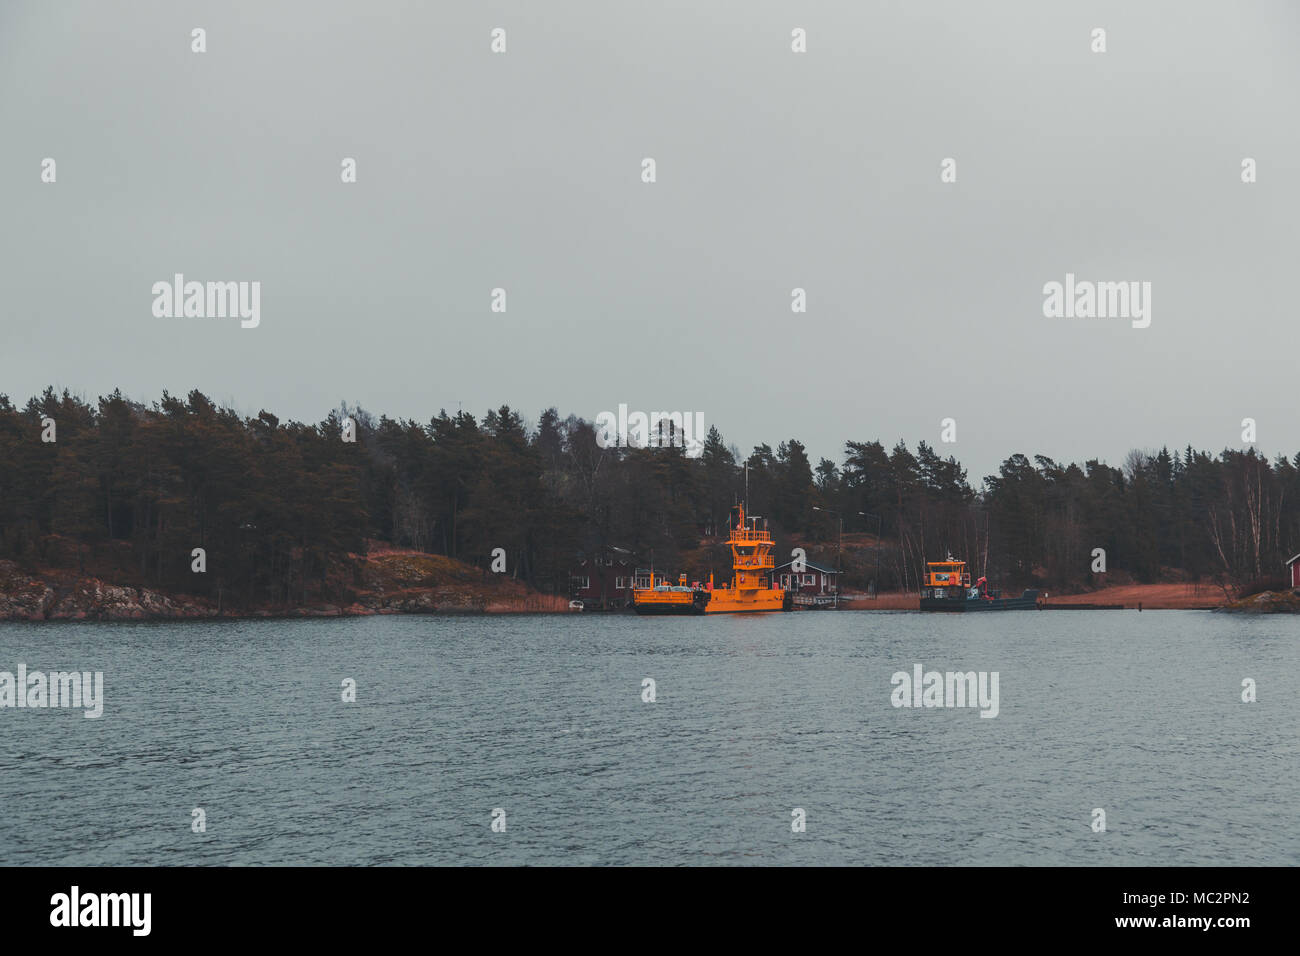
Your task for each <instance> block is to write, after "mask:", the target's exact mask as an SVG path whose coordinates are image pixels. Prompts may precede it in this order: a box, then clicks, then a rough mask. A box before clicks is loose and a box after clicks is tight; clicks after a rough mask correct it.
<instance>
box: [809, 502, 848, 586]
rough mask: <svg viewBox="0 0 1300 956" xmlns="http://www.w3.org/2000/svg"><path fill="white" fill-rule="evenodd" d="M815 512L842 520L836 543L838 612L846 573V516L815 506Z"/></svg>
mask: <svg viewBox="0 0 1300 956" xmlns="http://www.w3.org/2000/svg"><path fill="white" fill-rule="evenodd" d="M813 511H825V512H827V513H828V514H833V515H835V516H836V517H837V518H839V519H840V534H839V538H838V539H837V541H836V543H835V610H837V611H838V610H839V609H840V578H841V577H842V576H843V571H844V562H843V552H844V515H842V514H840V512H838V511H836V510H834V509H833V508H818V507H817V506H816V505H813Z"/></svg>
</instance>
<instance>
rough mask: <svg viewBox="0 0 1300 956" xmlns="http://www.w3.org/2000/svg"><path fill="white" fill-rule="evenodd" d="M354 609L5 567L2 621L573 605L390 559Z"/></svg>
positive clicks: (0, 578) (378, 563) (445, 567)
mask: <svg viewBox="0 0 1300 956" xmlns="http://www.w3.org/2000/svg"><path fill="white" fill-rule="evenodd" d="M362 576H363V581H364V584H363V587H362V588H361V589H360V590H358V591H356V592H355V593H354V594H353V595H351V596H352V597H354V598H355V599H354V600H353V601H351V602H350V603H346V604H343V603H328V602H317V603H307V604H304V605H297V606H274V605H262V606H256V607H251V608H249V607H239V608H232V607H228V606H227V607H218V605H217V603H216V602H215V601H212V600H210V599H208V598H205V597H199V596H195V595H186V594H174V593H164V592H162V591H157V590H154V589H151V588H148V587H142V586H129V585H122V584H114V583H111V582H108V581H105V580H103V579H101V578H98V577H91V576H85V575H80V574H77V573H76V572H73V571H67V570H58V569H54V570H42V571H40V572H38V573H35V574H33V573H30V572H25V571H23V570H21V569H20V568H19V567H18V566H17V565H16V564H14V562H12V561H0V621H143V620H198V619H203V618H270V617H352V616H363V615H371V614H434V613H442V614H508V613H529V612H553V611H567V609H568V601H567V600H565V599H564V598H560V597H556V596H553V595H546V594H540V593H538V592H536V591H532V590H531V589H529V588H527V587H525V586H524V585H522V584H520V583H519V582H517V581H511V580H500V579H496V578H493V577H483V576H482V575H481V573H480V572H479V571H478V570H477V569H473V568H468V567H467V566H465V565H460V564H459V563H458V562H451V561H450V560H449V559H446V558H438V557H436V556H431V555H424V554H404V553H388V554H383V555H379V556H377V557H375V558H368V559H366V561H365V565H364V567H363V575H362Z"/></svg>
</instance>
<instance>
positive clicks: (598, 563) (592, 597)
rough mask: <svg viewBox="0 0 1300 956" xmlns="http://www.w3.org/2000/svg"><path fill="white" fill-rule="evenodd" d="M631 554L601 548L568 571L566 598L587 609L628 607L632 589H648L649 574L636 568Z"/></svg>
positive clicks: (623, 550)
mask: <svg viewBox="0 0 1300 956" xmlns="http://www.w3.org/2000/svg"><path fill="white" fill-rule="evenodd" d="M631 558H632V552H630V551H627V550H625V549H623V548H612V547H611V548H601V549H600V550H599V551H598V552H596V554H594V555H593V556H592V557H590V558H585V559H584V560H582V561H579V562H578V563H577V564H576V565H575V566H574V567H573V568H571V569H570V570H569V597H570V598H571V599H573V600H575V601H581V602H582V606H583V608H585V609H587V610H610V609H614V608H621V607H628V606H630V605H631V603H632V589H633V588H636V587H649V586H650V572H649V571H642V570H641V569H639V568H637V567H636V566H635V564H634V563H633V562H632V560H631Z"/></svg>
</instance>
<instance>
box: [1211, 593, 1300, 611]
mask: <svg viewBox="0 0 1300 956" xmlns="http://www.w3.org/2000/svg"><path fill="white" fill-rule="evenodd" d="M1218 610H1220V611H1228V612H1231V613H1236V614H1300V593H1297V592H1296V591H1261V592H1260V593H1259V594H1252V595H1251V596H1250V597H1247V598H1242V599H1241V600H1240V601H1233V602H1232V603H1231V604H1225V605H1224V606H1223V607H1221V608H1219V609H1218Z"/></svg>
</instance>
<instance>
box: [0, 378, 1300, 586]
mask: <svg viewBox="0 0 1300 956" xmlns="http://www.w3.org/2000/svg"><path fill="white" fill-rule="evenodd" d="M43 436H44V437H45V439H47V440H42V437H43ZM48 439H53V440H48ZM668 440H669V441H672V440H673V437H672V436H671V435H670V436H669V438H668ZM1298 468H1300V455H1297V456H1296V459H1294V460H1291V461H1288V460H1286V459H1285V458H1278V459H1277V460H1275V461H1273V462H1271V463H1270V462H1269V461H1268V460H1266V459H1265V458H1263V457H1262V456H1260V455H1258V454H1256V453H1255V452H1254V451H1253V450H1251V451H1247V452H1236V451H1226V450H1225V451H1223V452H1222V453H1220V454H1218V455H1211V454H1209V453H1207V452H1200V451H1194V450H1193V449H1191V448H1190V447H1189V448H1186V449H1184V450H1182V451H1175V452H1174V453H1173V454H1170V453H1169V452H1168V451H1167V450H1161V451H1160V452H1159V453H1157V454H1144V453H1138V452H1134V453H1131V454H1130V456H1129V458H1128V460H1127V461H1126V462H1125V464H1124V466H1123V467H1122V468H1116V467H1111V466H1109V465H1106V464H1102V463H1100V462H1098V461H1095V460H1094V461H1088V462H1086V463H1085V464H1084V465H1082V466H1080V465H1076V464H1069V465H1061V464H1058V463H1056V462H1054V461H1051V460H1050V459H1047V458H1044V457H1041V456H1035V457H1034V458H1033V460H1032V461H1031V460H1030V459H1028V458H1026V457H1025V456H1023V455H1013V456H1012V457H1010V458H1008V459H1007V460H1006V461H1005V462H1004V463H1003V464H1002V466H1001V467H1000V468H999V470H998V474H997V475H994V476H991V477H988V478H985V479H984V480H983V482H982V483H981V485H980V487H979V488H978V489H977V488H975V487H973V486H972V485H971V483H970V482H969V480H968V478H967V475H966V472H965V470H964V469H963V468H962V467H961V465H960V464H959V463H958V462H957V461H956V460H955V459H954V458H953V457H951V456H949V457H941V456H940V455H939V454H938V453H937V452H936V451H935V450H934V448H932V447H931V446H930V445H928V444H926V443H925V442H920V443H919V444H918V445H917V446H916V449H915V451H913V450H911V449H909V448H908V447H907V446H906V445H905V444H904V443H902V442H899V443H898V444H896V445H894V446H893V447H892V448H890V449H886V447H885V446H884V445H883V444H881V443H880V442H878V441H862V442H859V441H849V442H847V443H846V445H845V453H844V458H843V460H842V461H841V462H839V463H836V462H832V461H830V460H828V459H824V458H823V459H821V460H820V461H818V462H817V464H816V465H815V466H814V465H813V463H812V462H811V461H810V460H809V458H808V455H807V453H806V450H805V448H804V446H803V445H802V444H801V443H800V442H798V441H797V440H795V439H790V440H788V441H784V442H781V443H780V444H778V445H777V447H776V448H775V449H773V448H771V447H770V446H768V445H766V444H764V445H759V446H758V447H756V448H754V449H753V451H752V452H751V453H750V454H749V455H748V456H742V455H741V453H740V452H739V451H738V450H737V449H736V448H735V447H734V446H728V445H727V444H726V443H725V442H724V440H723V438H722V436H721V434H720V433H719V432H718V430H717V429H716V428H713V429H710V430H709V434H708V436H707V438H706V440H705V442H704V446H703V452H702V454H701V455H699V456H698V457H688V456H687V455H686V454H685V453H684V451H683V450H682V449H681V448H680V447H674V446H671V445H670V446H669V447H662V448H650V449H628V448H602V447H600V443H599V442H598V441H597V431H596V429H595V428H594V426H593V425H592V424H591V423H589V422H586V421H584V420H582V419H579V418H576V417H574V416H569V417H568V418H563V419H562V418H561V417H560V416H559V414H558V413H557V412H556V410H555V409H547V410H545V411H544V412H542V414H541V415H540V417H539V418H538V420H537V422H536V424H535V425H530V424H529V423H528V422H526V421H525V420H524V418H523V417H522V416H521V415H520V414H519V413H518V412H516V411H515V410H512V409H510V408H508V407H504V406H503V407H501V408H499V409H496V410H494V411H491V412H489V413H488V414H486V415H485V416H483V418H482V419H481V420H480V419H476V418H475V417H473V416H472V415H469V414H466V413H458V414H456V415H454V416H452V415H448V414H447V413H446V412H445V411H444V412H441V413H439V414H438V415H437V416H436V417H434V418H432V419H431V420H429V421H428V422H416V421H410V420H397V419H391V418H388V417H379V418H377V419H376V418H375V417H374V416H373V415H371V414H370V413H368V412H366V411H365V410H363V409H360V408H352V409H349V408H347V407H346V406H344V407H343V408H340V409H339V410H338V411H337V412H333V413H331V414H330V416H329V417H328V418H327V419H326V420H325V421H323V422H321V423H319V424H314V425H310V424H303V423H299V422H281V421H280V420H279V419H278V418H276V416H274V415H272V414H270V413H269V412H265V411H263V412H261V413H260V414H258V415H257V416H256V417H254V418H242V417H240V416H239V415H238V414H236V413H235V412H233V411H231V410H230V409H227V408H221V407H218V406H217V405H215V404H214V403H213V402H212V401H210V400H209V399H208V398H207V397H206V396H204V395H202V394H201V393H199V392H197V391H194V392H191V393H190V394H189V395H188V396H187V397H186V398H185V399H180V398H177V397H175V396H171V395H168V394H166V393H164V395H163V397H162V399H161V401H159V402H156V403H154V404H152V405H149V406H145V405H143V404H140V403H137V402H133V401H131V400H129V399H128V398H126V397H124V396H123V395H121V394H120V392H114V393H113V394H112V395H110V396H107V397H103V398H100V399H99V400H98V402H97V403H95V404H93V405H91V404H88V403H86V402H84V401H82V400H80V399H78V398H76V397H74V396H72V395H70V394H69V393H68V392H66V391H65V392H63V393H62V394H57V393H55V391H54V390H53V389H47V390H46V391H45V392H44V394H42V395H40V396H39V397H36V398H33V399H31V400H30V401H29V402H28V403H27V404H26V405H25V406H23V407H22V408H18V407H15V406H14V405H12V404H11V403H10V401H9V399H8V398H7V397H5V396H0V557H2V558H7V559H10V560H14V561H17V562H18V563H19V564H20V565H22V566H24V567H27V568H31V569H35V568H38V567H43V566H52V565H53V566H73V565H75V566H77V567H79V568H80V569H82V570H85V569H86V567H87V565H90V566H91V568H92V569H93V570H95V571H97V572H99V573H117V574H122V575H129V576H130V577H131V579H132V580H139V581H141V582H142V583H148V584H151V585H153V586H157V587H162V588H171V589H175V590H179V591H185V592H189V593H200V594H206V595H209V596H212V597H214V598H219V599H221V600H222V601H225V602H228V603H230V604H241V603H243V604H253V603H263V602H265V603H273V604H296V603H304V602H308V601H312V600H320V599H330V600H339V599H345V598H346V595H341V594H340V593H339V592H340V591H341V590H342V591H346V590H347V589H349V588H353V587H355V586H357V585H358V584H359V583H360V579H359V577H358V575H359V562H358V561H357V557H358V556H359V555H361V554H363V553H364V552H365V551H366V549H367V547H368V543H369V542H374V541H378V542H382V543H386V544H391V545H392V546H394V547H401V548H412V549H417V550H423V551H428V552H434V553H439V554H445V555H448V556H450V557H453V558H457V559H460V560H462V561H466V562H469V563H472V564H477V565H479V566H481V567H483V568H484V569H487V568H488V567H489V565H490V564H491V563H492V559H493V554H494V552H495V551H496V549H502V550H503V551H504V552H505V555H506V566H507V569H508V573H510V574H511V575H513V576H515V577H518V578H521V579H523V580H525V581H527V582H529V583H530V584H532V585H534V586H535V587H538V588H540V589H542V590H545V591H550V592H553V593H565V592H566V591H567V588H568V580H569V573H570V570H571V569H572V568H573V566H574V563H575V561H576V560H578V559H579V558H581V557H583V556H590V555H597V554H602V553H605V549H607V548H611V547H617V548H622V549H625V550H626V551H627V552H629V554H630V555H631V556H632V558H633V559H634V560H635V561H637V562H638V563H639V564H643V565H648V564H650V563H651V562H652V561H653V563H654V565H655V566H656V567H658V568H661V569H664V570H670V571H685V572H687V573H688V574H690V575H691V576H692V577H702V576H704V575H707V573H708V571H709V570H710V569H713V570H716V571H717V572H719V573H722V574H725V572H726V571H727V570H728V567H729V566H728V562H727V559H726V549H725V547H724V546H723V544H722V543H721V536H725V532H726V529H725V522H726V518H727V513H728V510H729V508H730V507H731V505H732V504H733V503H734V502H735V501H737V500H738V499H740V498H741V497H744V496H745V495H746V494H747V495H748V501H749V506H750V512H751V513H753V514H759V515H762V516H764V517H765V518H767V519H768V521H769V523H770V526H771V528H772V530H773V531H774V532H775V533H776V537H777V541H778V547H779V551H780V552H781V553H784V554H788V553H789V550H788V549H789V548H790V547H791V546H793V545H794V544H795V543H799V544H803V545H808V544H811V545H813V546H814V548H815V549H820V551H819V553H820V554H822V556H823V557H824V558H826V559H833V556H834V552H835V549H836V545H837V540H838V534H839V529H840V522H841V520H842V521H843V529H844V532H845V533H846V534H847V535H848V536H849V541H850V543H851V547H849V548H848V549H847V550H846V553H845V555H844V558H843V562H844V566H845V567H846V569H847V572H848V573H847V575H846V576H847V578H848V580H847V582H846V584H847V585H848V586H849V587H853V586H857V587H865V586H867V585H868V583H869V582H870V581H872V580H876V581H877V584H878V586H879V587H880V588H881V589H885V590H887V589H895V588H907V589H915V587H916V586H917V582H918V578H919V574H920V569H921V567H922V565H923V563H924V562H925V561H926V560H938V559H942V558H944V557H946V556H947V554H949V553H951V554H953V555H955V556H960V557H964V558H966V559H967V560H968V561H971V562H972V564H973V566H974V568H975V569H976V571H977V572H978V573H987V574H988V575H989V577H990V578H991V579H993V580H995V581H999V582H1001V583H1003V584H1005V585H1007V586H1009V587H1021V586H1026V585H1030V584H1036V585H1038V586H1041V587H1049V588H1055V589H1058V590H1062V589H1066V588H1071V587H1077V586H1084V585H1087V584H1090V583H1091V584H1096V583H1099V582H1098V580H1097V576H1096V575H1095V574H1094V573H1093V570H1092V569H1093V567H1094V565H1095V562H1096V557H1095V555H1094V552H1095V549H1099V548H1100V549H1104V551H1105V561H1106V570H1107V571H1108V572H1109V573H1111V574H1112V575H1113V574H1114V573H1116V572H1121V573H1123V574H1126V575H1129V576H1131V577H1132V578H1134V579H1136V580H1139V581H1156V580H1168V579H1172V578H1177V577H1188V578H1195V579H1199V580H1206V581H1215V582H1219V583H1221V584H1224V585H1225V586H1237V587H1241V586H1244V585H1246V584H1247V583H1248V582H1255V581H1259V580H1262V579H1269V578H1273V577H1277V576H1279V575H1280V573H1281V562H1282V561H1283V560H1284V559H1285V558H1286V557H1287V556H1289V555H1290V554H1291V553H1294V552H1295V551H1297V550H1300V471H1298ZM877 532H879V535H880V538H879V541H880V544H879V547H878V548H877V547H876V537H875V536H876V534H877ZM863 533H870V535H871V537H870V538H863V537H862V535H863ZM864 541H866V542H867V544H865V545H864V544H863V542H864ZM195 548H202V549H203V550H204V553H205V560H206V572H205V573H204V574H202V575H199V574H194V573H193V571H192V565H193V562H194V560H195V559H194V557H193V551H194V549H195ZM778 563H779V562H778ZM877 567H878V568H879V571H877ZM104 569H108V570H107V571H105V570H104Z"/></svg>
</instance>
